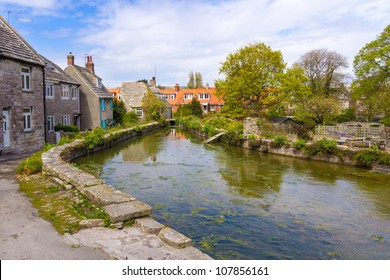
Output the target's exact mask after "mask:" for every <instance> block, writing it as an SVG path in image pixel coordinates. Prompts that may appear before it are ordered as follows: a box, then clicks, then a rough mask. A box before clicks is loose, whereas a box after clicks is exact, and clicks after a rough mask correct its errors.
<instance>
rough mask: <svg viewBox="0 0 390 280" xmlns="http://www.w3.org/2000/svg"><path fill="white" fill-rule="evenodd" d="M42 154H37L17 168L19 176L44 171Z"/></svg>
mask: <svg viewBox="0 0 390 280" xmlns="http://www.w3.org/2000/svg"><path fill="white" fill-rule="evenodd" d="M42 152H43V151H41V152H38V153H35V154H33V155H31V156H30V157H28V158H26V159H25V160H23V161H22V162H21V163H20V165H19V166H18V168H17V173H18V174H26V175H32V174H36V173H39V172H41V171H42V166H43V163H42Z"/></svg>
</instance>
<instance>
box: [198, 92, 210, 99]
mask: <svg viewBox="0 0 390 280" xmlns="http://www.w3.org/2000/svg"><path fill="white" fill-rule="evenodd" d="M199 99H210V93H201V94H199Z"/></svg>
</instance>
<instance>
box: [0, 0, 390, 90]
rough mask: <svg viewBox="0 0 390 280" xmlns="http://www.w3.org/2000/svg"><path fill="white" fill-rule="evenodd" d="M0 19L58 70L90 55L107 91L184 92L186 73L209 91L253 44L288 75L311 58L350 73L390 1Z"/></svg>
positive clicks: (23, 11) (9, 0)
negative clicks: (150, 84) (132, 86)
mask: <svg viewBox="0 0 390 280" xmlns="http://www.w3.org/2000/svg"><path fill="white" fill-rule="evenodd" d="M9 11H11V13H8V12H9ZM0 15H1V16H2V17H3V18H4V19H5V20H8V16H9V22H10V24H11V25H12V26H13V27H14V28H15V29H16V30H17V31H18V32H19V33H20V34H22V36H23V37H24V38H25V39H26V40H27V41H28V42H29V43H30V44H31V45H32V46H33V47H34V48H35V49H36V50H37V51H38V52H40V53H41V54H42V55H44V56H45V57H47V58H48V59H50V60H52V61H54V62H55V63H57V64H58V65H60V66H61V67H63V68H65V67H66V55H67V54H68V53H69V52H70V51H71V52H72V53H73V54H74V55H75V57H76V61H75V62H76V64H78V65H84V57H85V54H91V55H92V56H93V60H94V63H95V70H96V74H97V75H99V76H100V77H101V78H102V79H103V82H104V83H105V85H106V86H109V87H116V86H120V84H121V83H122V82H124V81H136V80H138V79H150V78H151V77H152V76H154V74H155V71H156V73H157V83H158V84H162V85H174V84H175V83H179V84H180V85H186V83H187V81H188V73H189V72H190V71H199V72H201V73H202V75H203V80H204V82H205V83H207V82H208V83H210V85H212V84H213V82H214V80H215V79H216V78H218V77H220V76H219V75H218V72H219V67H220V63H221V62H223V61H224V60H225V58H226V56H227V55H228V54H229V53H231V52H234V51H236V50H237V49H238V48H240V47H242V46H244V45H247V44H249V43H253V42H264V43H265V44H267V45H269V46H271V48H272V49H274V50H281V51H282V54H283V57H284V60H285V61H286V62H287V63H288V65H289V66H290V65H291V64H292V63H294V62H296V61H297V60H298V59H299V58H300V56H302V55H303V54H305V53H306V52H308V51H310V50H313V49H318V48H327V49H329V50H332V51H337V52H339V53H340V54H342V55H344V56H346V57H347V58H348V62H349V64H350V65H352V62H353V58H354V56H355V55H356V54H357V53H358V51H359V50H360V49H361V48H362V47H363V46H364V45H365V44H366V43H368V42H370V41H372V40H374V39H375V38H376V36H377V35H379V33H380V32H382V31H383V29H384V28H385V27H386V26H387V25H388V24H390V20H389V19H390V1H389V0H370V1H367V0H327V1H323V0H311V1H308V0H192V1H186V0H148V1H144V0H138V1H137V0H133V1H130V0H112V1H105V0H97V1H88V0H78V1H71V0H60V1H58V0H0ZM348 71H349V72H350V73H351V74H352V67H350V69H349V70H348Z"/></svg>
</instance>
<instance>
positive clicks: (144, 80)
mask: <svg viewBox="0 0 390 280" xmlns="http://www.w3.org/2000/svg"><path fill="white" fill-rule="evenodd" d="M137 83H144V84H146V85H147V84H148V80H147V79H142V80H138V81H137Z"/></svg>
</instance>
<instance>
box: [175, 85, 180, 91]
mask: <svg viewBox="0 0 390 280" xmlns="http://www.w3.org/2000/svg"><path fill="white" fill-rule="evenodd" d="M179 90H180V87H179V84H176V85H175V92H179Z"/></svg>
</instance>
